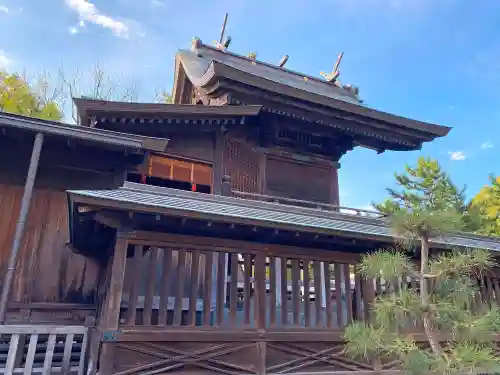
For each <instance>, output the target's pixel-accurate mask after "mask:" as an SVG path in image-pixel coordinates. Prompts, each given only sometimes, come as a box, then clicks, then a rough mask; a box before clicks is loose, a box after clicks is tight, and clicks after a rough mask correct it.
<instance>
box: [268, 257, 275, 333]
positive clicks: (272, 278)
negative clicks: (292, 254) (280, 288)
mask: <svg viewBox="0 0 500 375" xmlns="http://www.w3.org/2000/svg"><path fill="white" fill-rule="evenodd" d="M276 286H277V283H276V258H275V257H269V296H270V298H269V314H270V322H269V323H270V324H271V327H275V326H276V306H277V304H276Z"/></svg>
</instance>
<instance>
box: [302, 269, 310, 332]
mask: <svg viewBox="0 0 500 375" xmlns="http://www.w3.org/2000/svg"><path fill="white" fill-rule="evenodd" d="M302 264H303V266H302V267H303V269H302V278H303V285H304V319H305V325H306V327H310V326H311V295H310V293H309V291H310V285H309V280H310V275H309V265H310V262H309V261H308V260H304V261H303V263H302Z"/></svg>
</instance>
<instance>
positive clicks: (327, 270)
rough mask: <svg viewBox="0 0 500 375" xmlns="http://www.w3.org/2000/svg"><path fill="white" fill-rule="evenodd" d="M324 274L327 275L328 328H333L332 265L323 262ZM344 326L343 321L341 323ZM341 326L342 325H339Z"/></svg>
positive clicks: (326, 306)
mask: <svg viewBox="0 0 500 375" xmlns="http://www.w3.org/2000/svg"><path fill="white" fill-rule="evenodd" d="M323 273H324V274H325V280H324V283H325V308H326V326H327V327H328V328H332V327H333V314H332V291H331V286H330V285H331V284H330V280H331V273H330V264H329V263H328V262H323ZM340 323H341V324H342V321H341V322H340ZM339 326H340V325H339Z"/></svg>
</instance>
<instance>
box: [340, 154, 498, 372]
mask: <svg viewBox="0 0 500 375" xmlns="http://www.w3.org/2000/svg"><path fill="white" fill-rule="evenodd" d="M397 179H398V183H399V184H400V186H402V187H403V190H402V191H401V192H395V191H392V190H390V191H389V192H390V193H391V197H392V199H391V200H390V201H388V202H390V203H386V204H385V205H382V206H381V208H384V209H388V210H387V211H386V212H387V213H388V214H389V216H388V218H389V220H390V221H391V224H392V227H393V229H394V231H395V234H396V235H398V236H402V237H403V238H405V239H407V240H408V241H407V244H414V243H415V240H417V241H418V242H419V245H420V246H419V249H418V250H419V255H420V267H417V266H416V264H415V263H414V262H413V261H412V259H411V257H410V255H411V253H410V250H412V249H413V248H412V247H397V248H394V249H389V250H387V249H386V250H380V251H378V252H375V253H372V254H368V255H365V256H364V257H363V259H362V261H361V265H360V271H361V272H362V273H363V274H364V276H366V277H368V278H380V280H381V281H382V284H383V286H384V289H385V290H384V291H383V292H382V293H381V294H380V295H379V296H377V297H376V298H375V300H374V302H373V303H372V304H371V306H370V309H371V312H372V314H371V320H370V321H369V322H363V323H361V322H357V323H354V324H352V325H350V326H348V327H347V328H346V330H345V333H344V336H345V340H346V342H347V344H346V348H345V349H346V352H347V353H349V354H351V355H353V356H356V357H364V358H367V359H374V358H380V357H390V358H397V359H398V360H400V362H401V364H402V367H403V369H404V370H405V371H406V372H408V373H410V374H455V373H456V374H458V373H477V372H478V371H483V372H486V371H495V370H496V371H498V369H500V359H499V358H497V357H496V355H495V352H494V349H495V344H496V342H495V341H494V336H493V335H491V333H493V332H498V330H499V329H500V311H499V310H498V309H497V308H496V307H491V308H490V307H489V306H488V305H479V307H478V304H477V301H478V296H479V289H478V283H477V278H478V277H481V276H484V273H485V272H486V271H487V270H488V269H489V268H491V267H493V266H494V261H493V259H492V257H491V254H490V253H489V252H487V251H484V250H480V249H476V250H468V251H459V250H454V251H449V252H442V253H439V254H432V255H431V254H430V238H432V237H434V236H437V235H439V234H441V233H442V232H447V231H453V230H459V229H462V228H463V227H464V226H465V225H467V221H466V220H464V215H465V212H464V210H463V209H462V199H461V198H460V194H459V191H458V190H456V189H455V188H454V186H453V185H452V184H451V181H450V180H449V178H448V177H447V175H445V174H444V173H443V172H442V171H441V170H440V168H439V165H438V164H437V163H436V162H433V161H431V160H429V159H420V160H419V164H418V166H417V168H416V169H413V168H409V167H407V175H406V176H401V175H397ZM408 280H414V283H409V282H406V281H408ZM402 281H405V282H402ZM412 284H413V285H415V284H417V285H418V287H417V288H415V287H410V286H409V285H412ZM412 321H418V322H421V323H422V327H423V333H424V337H425V338H426V341H427V346H428V348H429V349H428V350H426V349H424V348H422V345H421V343H418V342H417V341H415V340H414V338H413V337H412V336H410V335H407V334H404V330H402V328H403V327H404V326H406V325H407V324H408V322H412ZM443 338H444V339H443Z"/></svg>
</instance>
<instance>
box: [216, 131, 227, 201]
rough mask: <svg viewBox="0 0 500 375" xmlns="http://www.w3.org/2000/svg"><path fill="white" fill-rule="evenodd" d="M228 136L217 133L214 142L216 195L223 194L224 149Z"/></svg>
mask: <svg viewBox="0 0 500 375" xmlns="http://www.w3.org/2000/svg"><path fill="white" fill-rule="evenodd" d="M225 145H226V136H225V134H224V133H223V132H222V130H219V131H217V132H215V140H214V172H213V173H214V194H216V195H221V194H222V178H223V176H224V148H225Z"/></svg>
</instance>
